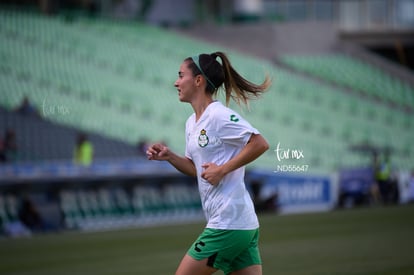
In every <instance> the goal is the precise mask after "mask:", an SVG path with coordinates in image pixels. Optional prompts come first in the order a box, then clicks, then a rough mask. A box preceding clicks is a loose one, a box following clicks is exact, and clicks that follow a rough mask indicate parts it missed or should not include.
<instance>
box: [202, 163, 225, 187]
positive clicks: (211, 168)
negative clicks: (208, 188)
mask: <svg viewBox="0 0 414 275" xmlns="http://www.w3.org/2000/svg"><path fill="white" fill-rule="evenodd" d="M201 167H202V168H203V169H204V171H203V172H202V173H201V177H202V178H203V179H205V180H206V181H208V182H209V183H210V184H211V185H218V184H219V183H220V181H221V179H222V178H223V177H224V174H223V173H222V169H221V167H220V166H218V165H217V164H215V163H212V162H208V163H204V164H203V165H202V166H201Z"/></svg>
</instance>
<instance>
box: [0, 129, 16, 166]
mask: <svg viewBox="0 0 414 275" xmlns="http://www.w3.org/2000/svg"><path fill="white" fill-rule="evenodd" d="M17 158H18V147H17V140H16V132H15V131H14V130H13V129H7V131H6V133H5V135H4V138H3V139H0V162H10V161H15V160H17Z"/></svg>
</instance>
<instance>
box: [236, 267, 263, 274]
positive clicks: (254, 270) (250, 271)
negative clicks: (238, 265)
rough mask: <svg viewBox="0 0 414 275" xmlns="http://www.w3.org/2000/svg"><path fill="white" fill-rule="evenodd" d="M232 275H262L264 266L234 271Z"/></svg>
mask: <svg viewBox="0 0 414 275" xmlns="http://www.w3.org/2000/svg"><path fill="white" fill-rule="evenodd" d="M230 275H262V265H251V266H248V267H245V268H243V269H240V270H237V271H233V272H232V273H230Z"/></svg>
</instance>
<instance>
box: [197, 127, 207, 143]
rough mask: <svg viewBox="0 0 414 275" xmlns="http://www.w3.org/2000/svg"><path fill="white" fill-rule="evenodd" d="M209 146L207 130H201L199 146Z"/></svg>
mask: <svg viewBox="0 0 414 275" xmlns="http://www.w3.org/2000/svg"><path fill="white" fill-rule="evenodd" d="M207 144H208V136H207V132H206V130H204V129H203V130H201V131H200V135H199V136H198V145H199V146H200V147H206V146H207Z"/></svg>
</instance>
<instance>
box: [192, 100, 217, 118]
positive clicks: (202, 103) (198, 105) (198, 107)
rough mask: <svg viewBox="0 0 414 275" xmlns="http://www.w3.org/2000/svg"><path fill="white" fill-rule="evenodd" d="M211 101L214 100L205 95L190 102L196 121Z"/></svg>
mask: <svg viewBox="0 0 414 275" xmlns="http://www.w3.org/2000/svg"><path fill="white" fill-rule="evenodd" d="M213 101H214V100H213V98H211V97H207V96H206V97H203V98H200V100H196V101H194V102H192V103H191V106H192V107H193V110H194V113H195V115H196V122H197V121H198V120H199V119H200V117H201V116H202V115H203V113H204V111H205V110H206V109H207V107H208V105H210V104H211V103H212V102H213Z"/></svg>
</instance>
